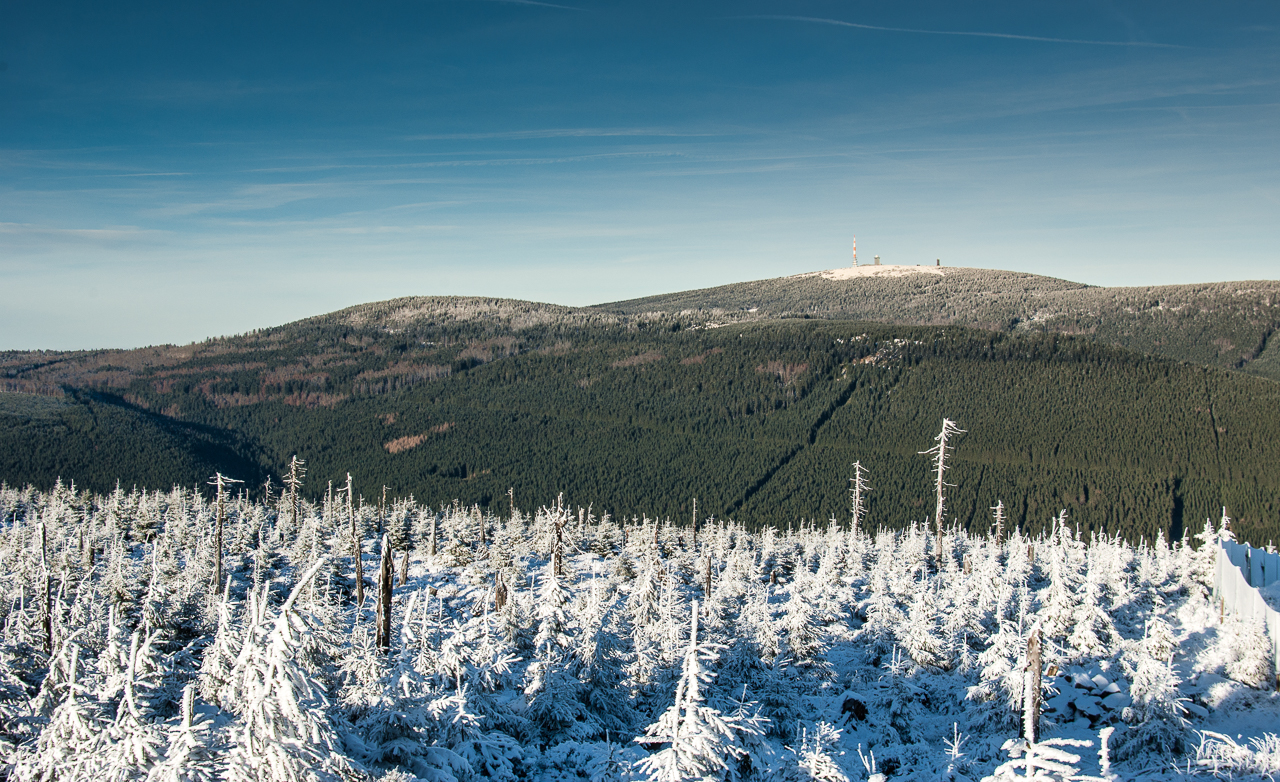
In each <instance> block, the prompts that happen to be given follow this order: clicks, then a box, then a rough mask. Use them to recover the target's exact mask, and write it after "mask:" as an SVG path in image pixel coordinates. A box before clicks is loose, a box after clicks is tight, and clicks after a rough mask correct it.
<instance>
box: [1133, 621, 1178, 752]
mask: <svg viewBox="0 0 1280 782" xmlns="http://www.w3.org/2000/svg"><path fill="white" fill-rule="evenodd" d="M1166 644H1167V641H1166V639H1164V638H1163V634H1158V635H1157V636H1156V637H1153V636H1152V634H1151V626H1150V625H1148V630H1147V634H1146V635H1145V636H1144V638H1143V639H1142V641H1141V642H1139V643H1137V644H1134V645H1132V646H1131V647H1130V649H1128V650H1127V651H1126V652H1125V654H1124V655H1123V656H1122V657H1121V660H1120V662H1121V665H1122V666H1123V668H1124V671H1125V674H1126V675H1127V676H1129V678H1130V681H1131V682H1132V683H1131V684H1130V685H1129V696H1130V697H1131V698H1132V699H1133V703H1132V705H1130V706H1127V707H1125V708H1124V709H1123V710H1122V711H1121V716H1122V717H1123V718H1124V720H1125V722H1127V723H1129V726H1130V728H1129V730H1127V731H1125V732H1124V733H1123V734H1122V736H1121V740H1120V743H1119V744H1118V745H1117V746H1116V757H1117V758H1119V759H1121V760H1125V759H1128V758H1133V757H1141V756H1149V755H1153V754H1154V755H1160V756H1162V757H1172V756H1173V755H1174V754H1175V753H1177V752H1181V751H1182V750H1184V749H1186V746H1187V744H1186V741H1187V737H1186V733H1187V721H1186V719H1185V717H1184V715H1185V714H1186V708H1185V707H1183V705H1182V704H1183V702H1184V701H1185V700H1186V699H1185V698H1184V697H1183V696H1182V693H1181V691H1179V689H1178V685H1179V684H1180V678H1179V676H1178V672H1177V670H1176V669H1175V668H1174V667H1173V660H1172V658H1171V657H1166V658H1164V659H1161V658H1159V657H1157V656H1156V654H1157V653H1158V652H1164V651H1166V649H1167V646H1166Z"/></svg>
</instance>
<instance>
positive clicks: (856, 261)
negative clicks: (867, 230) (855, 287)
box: [853, 236, 858, 266]
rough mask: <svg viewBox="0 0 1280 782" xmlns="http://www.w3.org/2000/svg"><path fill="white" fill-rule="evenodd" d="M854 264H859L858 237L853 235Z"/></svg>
mask: <svg viewBox="0 0 1280 782" xmlns="http://www.w3.org/2000/svg"><path fill="white" fill-rule="evenodd" d="M853 265H854V266H857V265H858V237H856V236H855V237H853Z"/></svg>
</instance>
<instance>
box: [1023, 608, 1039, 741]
mask: <svg viewBox="0 0 1280 782" xmlns="http://www.w3.org/2000/svg"><path fill="white" fill-rule="evenodd" d="M1041 646H1042V644H1041V638H1040V626H1039V625H1038V624H1037V625H1036V626H1035V627H1034V628H1032V630H1031V635H1030V636H1029V637H1028V638H1027V670H1026V687H1025V688H1024V690H1023V704H1022V710H1023V725H1022V737H1023V738H1025V739H1026V740H1027V741H1028V742H1029V743H1031V744H1034V743H1036V739H1037V737H1038V736H1039V734H1040V676H1041V671H1042V670H1043V661H1042V660H1041V656H1040V652H1041Z"/></svg>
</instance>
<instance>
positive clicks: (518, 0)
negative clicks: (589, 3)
mask: <svg viewBox="0 0 1280 782" xmlns="http://www.w3.org/2000/svg"><path fill="white" fill-rule="evenodd" d="M485 2H489V3H508V4H510V5H537V6H542V7H543V8H559V9H560V10H562V11H585V10H587V9H585V8H578V7H576V6H572V5H559V4H557V3H542V2H538V0H485Z"/></svg>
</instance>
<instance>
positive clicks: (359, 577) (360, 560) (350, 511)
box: [346, 473, 364, 608]
mask: <svg viewBox="0 0 1280 782" xmlns="http://www.w3.org/2000/svg"><path fill="white" fill-rule="evenodd" d="M346 492H347V518H348V519H350V521H351V549H352V553H353V555H354V556H355V559H356V607H357V608H358V607H360V606H362V605H364V536H363V535H361V534H360V530H359V529H358V526H359V525H358V524H357V522H356V511H355V506H354V504H353V503H352V499H351V496H352V493H353V492H352V490H351V473H347V488H346Z"/></svg>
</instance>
